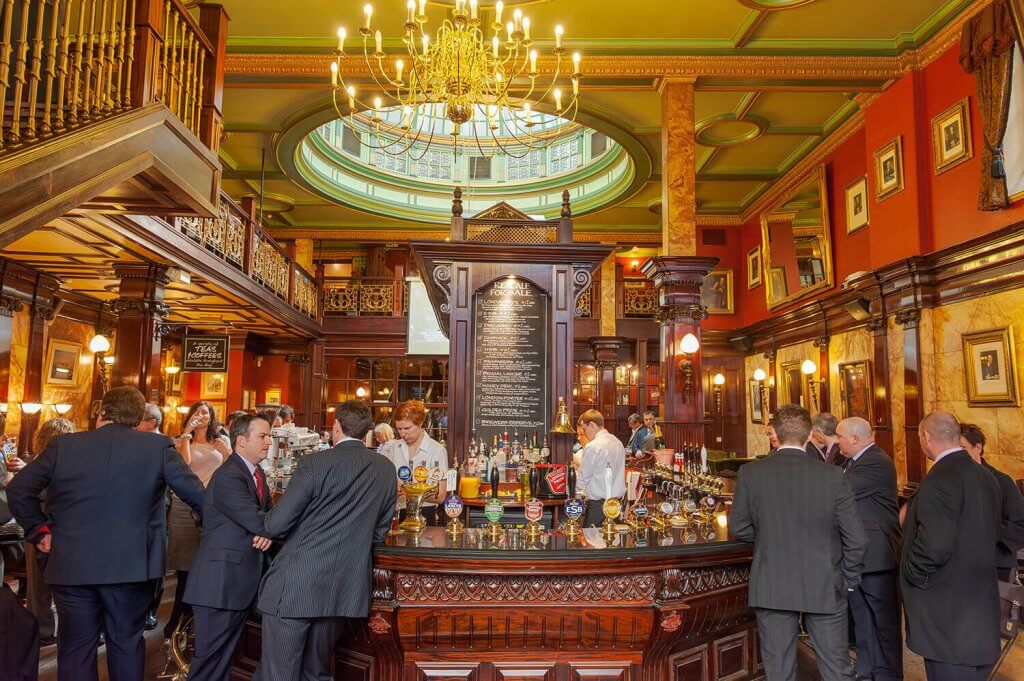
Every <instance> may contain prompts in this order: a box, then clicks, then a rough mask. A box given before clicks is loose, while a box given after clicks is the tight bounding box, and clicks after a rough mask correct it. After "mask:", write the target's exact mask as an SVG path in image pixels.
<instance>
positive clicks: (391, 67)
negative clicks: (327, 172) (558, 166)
mask: <svg viewBox="0 0 1024 681" xmlns="http://www.w3.org/2000/svg"><path fill="white" fill-rule="evenodd" d="M406 8H407V10H408V11H407V14H406V18H405V24H404V26H403V32H404V35H403V37H402V43H403V44H404V50H405V52H404V53H403V54H402V56H401V57H397V58H395V60H394V62H393V63H390V64H386V63H385V59H386V57H387V55H386V54H385V52H384V49H383V35H382V33H381V31H380V30H377V31H374V30H373V29H372V28H371V20H372V18H373V6H372V5H366V6H365V7H364V8H363V15H364V20H363V25H362V26H361V27H360V28H359V35H360V36H362V43H363V45H362V51H363V59H364V61H365V62H366V66H367V68H368V69H369V71H370V75H371V77H372V79H373V85H371V86H370V87H369V89H370V92H371V93H372V99H370V100H369V101H370V102H371V104H367V103H364V101H361V100H360V99H358V98H357V96H356V88H355V86H353V85H350V84H348V83H346V82H345V77H344V70H345V66H346V62H345V60H344V57H345V56H346V55H345V40H346V37H347V35H348V34H347V32H346V30H345V29H344V28H339V29H338V46H337V49H336V50H335V53H334V54H335V60H334V61H333V62H331V94H332V100H333V102H334V108H335V111H337V113H338V116H339V117H340V118H341V120H343V121H346V122H347V123H348V125H349V126H350V127H351V128H352V129H353V131H355V132H356V133H357V134H356V139H359V141H360V143H361V144H363V145H365V146H368V147H370V148H371V149H375V150H378V151H380V152H381V153H384V154H388V155H391V156H404V155H406V154H408V153H409V151H410V149H412V147H413V145H417V147H425V148H423V149H421V148H417V149H416V152H415V153H416V155H417V156H416V157H417V158H420V157H422V156H423V155H425V154H426V151H427V149H429V148H430V146H431V144H432V143H433V142H434V140H435V135H437V134H443V132H444V129H445V127H446V125H445V123H446V122H447V123H450V124H451V135H452V143H453V150H455V151H457V149H458V144H459V137H460V135H462V134H463V130H462V126H463V125H465V124H467V123H469V124H470V126H469V127H470V128H471V129H472V131H473V137H474V138H475V140H476V144H477V147H478V148H479V149H480V152H481V154H483V153H484V151H483V145H482V144H481V142H482V140H481V134H480V131H479V130H478V126H477V125H474V124H473V121H474V119H475V120H477V121H479V122H480V123H481V125H480V126H479V127H480V128H483V130H484V132H483V137H484V140H483V141H486V143H487V144H488V146H489V145H490V144H491V143H493V144H494V146H495V148H496V149H500V150H501V151H502V153H504V154H506V155H508V156H512V157H513V158H523V157H525V156H526V155H527V154H529V153H530V151H532V150H535V149H538V148H543V147H545V146H547V145H549V144H551V143H552V142H553V141H555V140H556V139H557V138H558V137H559V136H560V134H561V132H562V131H563V130H565V129H567V128H568V127H569V126H571V125H572V124H573V122H574V121H575V119H576V114H577V112H578V110H579V89H580V78H581V76H582V73H581V71H580V55H579V53H574V54H573V55H572V69H571V72H569V73H563V71H562V69H563V67H564V65H563V57H564V55H565V53H566V50H565V47H564V46H563V45H562V38H563V36H564V30H563V29H562V27H561V26H556V27H555V47H554V50H553V54H554V55H555V57H556V61H555V68H554V74H553V75H552V76H551V80H550V82H548V83H546V85H545V83H543V82H542V83H538V76H539V75H540V73H539V71H538V66H537V57H538V54H537V50H535V49H532V46H533V44H534V43H533V39H532V37H531V35H530V18H529V17H527V16H524V15H523V13H522V10H520V9H518V8H517V9H516V10H515V11H514V12H513V16H512V21H509V22H507V23H504V24H503V23H502V12H503V11H504V4H503V3H501V2H498V3H496V4H495V5H494V12H493V14H494V16H493V19H494V20H493V21H492V22H491V24H490V26H489V28H490V30H491V31H492V35H491V37H490V38H488V37H487V36H486V35H485V30H486V28H485V26H486V24H485V23H484V22H483V21H482V20H481V18H480V14H481V11H480V8H479V7H478V3H477V0H468V2H467V0H455V7H454V8H453V9H452V11H451V16H450V17H446V18H445V19H444V20H443V21H442V22H441V24H440V25H439V26H438V27H437V28H436V30H429V29H428V27H427V17H426V14H425V13H426V0H419V8H418V10H417V3H416V2H415V1H414V0H408V3H407V5H406ZM371 38H372V39H373V45H372V46H371ZM565 78H568V79H569V80H568V82H567V83H565V85H564V86H568V88H569V90H568V92H567V93H566V96H564V97H563V92H562V89H561V88H559V87H558V84H559V80H560V79H563V80H564V79H565ZM524 81H526V82H524ZM514 82H515V83H517V84H516V85H514V84H513V83H514ZM527 82H528V86H527ZM519 83H522V85H523V87H522V88H520V87H519V85H518V84H519ZM513 89H517V90H520V91H521V89H525V90H526V93H525V94H524V95H523V96H521V97H520V96H514V95H513V94H512V90H513ZM380 95H385V98H382V97H381V96H380ZM339 100H340V101H339ZM545 101H549V106H550V102H553V103H554V106H553V107H552V108H553V110H554V113H555V115H556V117H557V125H549V124H548V123H551V122H552V121H551V119H550V118H545V117H543V115H542V114H537V113H535V112H534V109H536V108H537V107H538V106H540V105H541V102H545ZM345 104H347V107H345V106H344V105H345ZM343 109H344V111H343ZM439 125H440V128H439V127H438V126H439ZM364 131H365V132H369V133H371V136H372V141H366V140H364V139H361V135H360V134H359V133H361V132H364ZM467 136H468V135H467ZM501 140H506V141H505V143H504V144H503V143H502V141H501ZM510 143H511V144H514V145H517V146H519V147H520V148H519V149H515V150H510V148H509V147H508V146H506V145H508V144H510ZM484 155H485V156H486V154H484Z"/></svg>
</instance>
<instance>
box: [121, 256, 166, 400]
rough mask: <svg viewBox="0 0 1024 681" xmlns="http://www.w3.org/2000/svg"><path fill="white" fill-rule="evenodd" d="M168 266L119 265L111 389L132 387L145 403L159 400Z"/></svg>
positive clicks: (145, 264)
mask: <svg viewBox="0 0 1024 681" xmlns="http://www.w3.org/2000/svg"><path fill="white" fill-rule="evenodd" d="M167 270H168V266H167V265H156V264H152V263H143V264H134V263H133V264H119V265H115V266H114V273H115V274H116V275H117V276H118V277H119V278H120V280H121V285H120V287H119V289H118V298H117V300H115V301H114V302H113V303H112V305H111V309H112V310H113V311H114V313H115V314H116V315H117V349H116V351H115V355H114V357H115V360H114V365H113V367H112V371H111V376H110V387H116V386H119V385H131V386H135V387H136V388H138V389H139V390H140V391H141V392H142V394H143V395H144V396H145V398H146V401H147V402H156V401H158V400H159V398H160V334H159V327H160V322H161V321H163V319H164V317H166V316H167V315H168V314H169V313H170V309H169V308H168V307H167V304H166V303H164V287H165V286H166V285H167V284H168V283H170V278H169V277H168V276H167Z"/></svg>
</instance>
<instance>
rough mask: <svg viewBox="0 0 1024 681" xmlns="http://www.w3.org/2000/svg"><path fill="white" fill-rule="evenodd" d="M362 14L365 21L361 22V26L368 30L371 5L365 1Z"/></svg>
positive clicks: (371, 10) (371, 13) (371, 14)
mask: <svg viewBox="0 0 1024 681" xmlns="http://www.w3.org/2000/svg"><path fill="white" fill-rule="evenodd" d="M363 14H364V15H365V16H366V21H365V23H363V28H365V29H366V30H367V31H369V30H370V17H372V16H373V5H371V4H369V3H367V4H366V6H365V7H363Z"/></svg>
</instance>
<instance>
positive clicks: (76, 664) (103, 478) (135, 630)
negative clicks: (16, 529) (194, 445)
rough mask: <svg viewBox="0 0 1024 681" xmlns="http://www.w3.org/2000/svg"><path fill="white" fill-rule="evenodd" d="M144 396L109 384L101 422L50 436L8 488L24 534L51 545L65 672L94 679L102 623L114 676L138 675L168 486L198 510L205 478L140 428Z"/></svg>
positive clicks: (50, 574) (50, 579)
mask: <svg viewBox="0 0 1024 681" xmlns="http://www.w3.org/2000/svg"><path fill="white" fill-rule="evenodd" d="M145 404H146V401H145V400H144V399H143V397H142V393H140V392H139V391H138V390H136V389H135V388H131V387H128V386H122V387H118V388H113V389H111V390H109V391H107V393H106V394H105V395H104V396H103V401H102V403H101V406H100V416H99V419H98V420H97V422H96V430H92V431H87V432H81V433H70V434H68V435H59V436H57V437H55V438H53V439H52V440H51V441H50V444H49V445H47V447H46V449H44V450H43V452H42V453H41V454H39V455H38V456H37V457H36V458H35V459H33V460H32V462H31V463H29V464H28V465H27V466H25V468H24V469H23V470H22V471H21V472H20V473H18V476H17V477H16V478H15V479H14V481H13V482H11V484H10V486H9V487H8V489H7V494H8V499H9V501H10V504H11V511H12V512H13V513H14V517H15V518H17V519H18V522H19V523H20V524H21V526H22V527H23V528H25V534H26V536H27V537H31V538H32V540H33V541H35V542H37V546H38V547H39V550H40V551H43V552H44V553H49V554H50V557H49V560H48V561H47V563H46V582H47V583H48V584H49V585H50V588H51V590H52V592H53V599H54V600H55V601H56V603H57V615H58V618H59V622H60V626H59V627H58V630H57V675H58V679H60V681H69V680H74V679H83V680H90V679H91V680H94V679H96V677H97V670H96V646H97V644H98V642H99V636H100V631H101V629H102V631H103V632H104V633H105V635H106V641H107V670H108V671H109V674H110V677H111V678H112V679H141V678H142V674H143V669H144V667H145V653H146V647H145V642H144V641H143V638H142V627H143V622H144V620H145V617H146V610H147V608H148V607H149V602H150V600H151V599H152V597H153V591H152V589H153V582H152V580H154V579H156V578H157V577H160V576H161V574H162V573H163V569H164V551H165V545H166V541H167V537H166V535H167V530H166V525H165V522H166V520H165V516H164V494H165V493H166V489H167V487H168V486H170V488H171V489H172V490H174V493H175V494H177V495H178V496H179V497H180V498H181V499H182V501H184V502H185V503H187V504H188V505H189V506H191V507H192V508H193V509H194V510H195V511H196V513H200V512H201V510H202V508H201V505H202V499H203V486H202V484H201V483H200V482H199V479H198V478H196V476H195V475H194V474H193V473H192V471H190V470H189V468H188V466H186V465H185V462H184V461H183V460H182V458H181V455H180V454H178V452H177V451H176V450H175V449H174V445H173V443H172V442H171V439H170V438H169V437H166V436H163V435H156V434H154V433H142V432H138V431H136V430H135V429H134V428H135V426H137V425H138V424H139V421H140V420H141V419H142V416H143V413H144V411H145ZM44 490H46V492H47V502H46V512H44V511H43V507H42V504H41V503H40V501H39V494H40V493H41V492H42V491H44Z"/></svg>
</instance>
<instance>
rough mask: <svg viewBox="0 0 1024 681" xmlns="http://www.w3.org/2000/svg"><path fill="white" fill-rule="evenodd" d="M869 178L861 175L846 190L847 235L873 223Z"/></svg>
mask: <svg viewBox="0 0 1024 681" xmlns="http://www.w3.org/2000/svg"><path fill="white" fill-rule="evenodd" d="M870 203H871V202H870V201H869V200H868V176H867V175H861V176H860V177H859V178H857V179H856V180H854V181H853V182H852V183H851V184H850V185H849V186H848V187H847V188H846V233H847V235H849V234H853V233H854V232H859V231H860V230H862V229H864V228H865V227H867V226H868V225H869V224H870V223H871V207H870V205H869V204H870Z"/></svg>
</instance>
